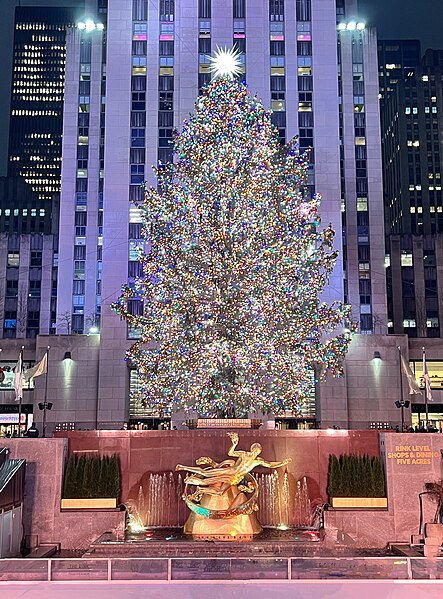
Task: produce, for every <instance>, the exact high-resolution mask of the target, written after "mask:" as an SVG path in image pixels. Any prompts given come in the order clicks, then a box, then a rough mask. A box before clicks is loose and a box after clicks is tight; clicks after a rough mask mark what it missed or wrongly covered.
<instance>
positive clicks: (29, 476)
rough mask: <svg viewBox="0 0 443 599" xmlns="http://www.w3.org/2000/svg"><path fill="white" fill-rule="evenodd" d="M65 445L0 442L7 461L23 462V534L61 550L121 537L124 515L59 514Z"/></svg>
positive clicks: (63, 441) (62, 442)
mask: <svg viewBox="0 0 443 599" xmlns="http://www.w3.org/2000/svg"><path fill="white" fill-rule="evenodd" d="M67 445H68V443H67V440H66V439H0V448H2V447H7V448H8V449H9V450H10V457H11V458H14V459H15V458H23V459H25V460H26V478H25V498H24V505H23V527H24V534H25V535H26V536H28V535H32V536H33V537H35V536H37V537H38V541H39V542H40V543H42V542H47V543H60V544H61V547H62V548H63V549H76V548H80V547H84V548H86V547H88V546H89V544H90V543H92V542H93V541H94V540H95V539H97V538H98V537H99V536H100V535H101V534H103V533H104V532H107V531H109V530H115V531H116V532H119V533H122V532H123V530H124V520H125V513H124V512H120V511H106V512H105V511H90V512H77V511H76V512H66V511H64V512H62V511H60V500H61V490H62V480H63V471H64V461H65V458H66V453H67Z"/></svg>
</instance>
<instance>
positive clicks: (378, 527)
mask: <svg viewBox="0 0 443 599" xmlns="http://www.w3.org/2000/svg"><path fill="white" fill-rule="evenodd" d="M380 449H381V456H382V459H383V462H384V466H385V472H386V480H387V493H388V510H387V511H380V510H374V511H370V510H365V511H360V510H332V511H329V512H327V513H326V526H327V528H328V529H329V530H330V532H332V530H335V529H337V533H338V539H339V540H340V539H344V540H345V541H347V542H349V543H355V544H356V545H358V546H362V545H367V546H370V547H384V546H386V544H387V543H388V542H392V541H401V542H409V541H410V539H411V535H413V534H418V532H419V526H420V504H419V493H421V492H423V491H424V484H425V483H426V482H428V481H435V480H438V479H442V478H443V459H442V457H443V454H442V452H443V435H440V434H438V433H423V434H420V433H405V434H398V433H381V434H380ZM435 507H436V506H435V504H433V503H432V502H431V501H430V500H429V498H428V497H427V496H424V497H423V519H424V522H430V521H432V519H433V517H434V513H435Z"/></svg>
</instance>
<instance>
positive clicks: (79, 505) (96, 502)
mask: <svg viewBox="0 0 443 599" xmlns="http://www.w3.org/2000/svg"><path fill="white" fill-rule="evenodd" d="M60 507H61V509H62V510H91V509H115V508H116V507H117V499H115V498H111V497H98V498H96V499H62V502H61V506H60Z"/></svg>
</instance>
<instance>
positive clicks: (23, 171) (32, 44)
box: [8, 7, 75, 209]
mask: <svg viewBox="0 0 443 599" xmlns="http://www.w3.org/2000/svg"><path fill="white" fill-rule="evenodd" d="M74 22H75V11H74V9H71V8H40V7H17V8H16V12H15V29H14V57H13V77H12V94H11V117H10V133H9V157H8V175H9V176H11V177H14V176H20V177H22V178H24V180H25V181H26V183H28V184H29V185H30V186H31V188H32V190H33V191H34V192H35V193H36V194H37V197H38V199H39V200H40V201H45V200H46V201H50V200H51V199H52V197H53V195H54V194H56V193H59V192H60V171H61V132H62V122H63V90H64V74H65V46H66V42H65V38H66V28H67V27H69V26H70V25H72V24H73V23H74ZM48 208H49V207H46V209H48Z"/></svg>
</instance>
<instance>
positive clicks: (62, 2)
mask: <svg viewBox="0 0 443 599" xmlns="http://www.w3.org/2000/svg"><path fill="white" fill-rule="evenodd" d="M117 1H118V0H117ZM288 1H291V0H288ZM292 1H293V2H294V1H295V0H292ZM332 1H333V0H331V2H332ZM18 4H19V0H0V10H1V15H2V18H1V19H0V40H1V43H0V81H1V82H2V85H1V87H0V176H3V175H6V160H7V143H8V142H7V130H8V117H9V101H10V77H11V60H12V37H13V23H14V8H15V6H17V5H18ZM21 4H22V6H79V5H82V0H21ZM359 7H360V9H359V17H360V18H361V19H362V20H364V21H366V23H367V24H368V25H369V26H373V25H375V26H376V27H377V29H378V34H379V38H380V39H402V38H403V39H417V38H418V39H420V40H421V42H422V50H423V51H424V50H426V48H443V34H442V25H443V0H359Z"/></svg>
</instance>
